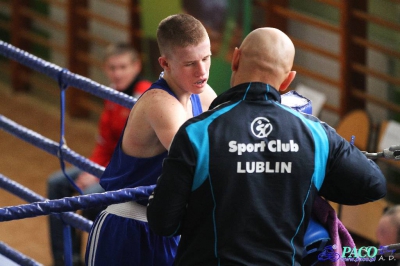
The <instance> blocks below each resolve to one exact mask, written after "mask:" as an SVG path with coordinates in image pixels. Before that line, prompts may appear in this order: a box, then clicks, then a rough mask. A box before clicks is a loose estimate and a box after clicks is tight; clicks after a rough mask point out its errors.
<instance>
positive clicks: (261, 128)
mask: <svg viewBox="0 0 400 266" xmlns="http://www.w3.org/2000/svg"><path fill="white" fill-rule="evenodd" d="M272 128H273V127H272V124H271V123H270V122H269V120H268V119H267V118H265V117H257V118H256V119H254V120H253V122H251V132H252V133H253V135H254V136H256V137H257V138H266V137H268V135H269V134H270V133H271V131H272Z"/></svg>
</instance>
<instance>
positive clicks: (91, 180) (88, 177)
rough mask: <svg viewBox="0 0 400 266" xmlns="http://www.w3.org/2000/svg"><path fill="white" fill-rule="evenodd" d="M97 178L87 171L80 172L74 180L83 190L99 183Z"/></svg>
mask: <svg viewBox="0 0 400 266" xmlns="http://www.w3.org/2000/svg"><path fill="white" fill-rule="evenodd" d="M99 181H100V180H99V179H98V178H97V177H96V176H94V175H92V174H89V173H87V172H82V173H81V174H80V175H79V176H78V178H77V179H76V180H75V184H76V185H77V186H78V187H79V188H80V189H81V190H84V189H86V188H88V187H90V186H91V185H94V184H96V183H99Z"/></svg>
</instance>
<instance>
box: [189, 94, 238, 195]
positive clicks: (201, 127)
mask: <svg viewBox="0 0 400 266" xmlns="http://www.w3.org/2000/svg"><path fill="white" fill-rule="evenodd" d="M239 103H240V101H239V102H237V103H234V104H232V105H229V106H227V107H224V108H221V109H220V110H218V111H216V112H214V113H213V114H212V115H210V116H209V117H207V118H206V119H203V120H201V121H199V122H196V123H193V124H191V125H189V126H187V128H186V132H187V134H188V136H189V139H190V141H191V144H192V146H193V149H194V152H195V154H196V157H197V165H196V170H195V175H194V179H193V185H192V191H194V190H196V189H197V188H198V187H200V186H201V184H203V182H204V181H205V180H206V179H207V176H208V174H209V161H210V154H209V152H210V146H209V136H208V134H207V128H208V126H209V125H210V124H211V123H212V121H214V119H216V118H218V117H219V116H221V115H222V114H224V113H226V112H228V111H230V110H231V109H232V108H234V107H235V106H236V105H238V104H239Z"/></svg>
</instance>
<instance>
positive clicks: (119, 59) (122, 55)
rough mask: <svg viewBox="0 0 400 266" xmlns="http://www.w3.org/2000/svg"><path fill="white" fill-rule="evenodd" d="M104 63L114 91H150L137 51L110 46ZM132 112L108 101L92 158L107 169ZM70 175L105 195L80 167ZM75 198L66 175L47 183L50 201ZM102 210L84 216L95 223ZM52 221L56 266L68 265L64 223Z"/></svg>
mask: <svg viewBox="0 0 400 266" xmlns="http://www.w3.org/2000/svg"><path fill="white" fill-rule="evenodd" d="M103 62H104V73H105V74H106V76H107V78H108V79H109V81H110V83H111V85H110V87H112V88H114V89H115V90H117V91H120V92H123V93H126V94H128V95H130V96H133V97H135V98H137V97H139V96H140V95H141V94H142V93H143V92H144V91H145V90H146V89H148V88H149V87H150V85H151V82H149V81H147V80H144V79H142V78H141V77H140V72H141V70H142V63H141V60H140V58H139V55H138V53H137V51H136V50H135V49H134V48H133V47H131V46H130V45H129V44H126V43H117V44H111V45H110V46H108V47H107V48H106V51H105V56H104V59H103ZM129 112H130V109H129V108H126V107H123V106H121V105H119V104H117V103H114V102H112V101H110V100H105V101H104V109H103V111H102V113H101V116H100V120H99V124H98V135H97V137H96V145H95V147H94V150H93V152H92V155H91V157H90V158H89V159H90V160H91V161H93V162H95V163H97V164H99V165H101V166H104V167H105V166H107V164H108V162H109V161H110V158H111V156H112V153H113V151H114V148H115V146H116V145H117V142H118V139H119V137H120V135H121V133H122V131H123V129H124V126H125V122H126V119H127V117H128V116H129ZM66 172H67V174H68V176H69V177H71V178H72V179H73V180H74V181H75V183H76V185H77V186H78V187H79V188H80V189H81V190H82V192H83V193H84V194H91V193H98V192H103V191H104V190H103V188H102V187H101V186H100V185H99V178H97V177H96V176H94V175H92V174H90V173H87V172H84V171H82V170H80V169H78V168H76V167H71V168H69V169H67V170H66ZM74 194H76V191H75V189H74V188H73V186H72V185H71V184H70V182H69V181H68V179H67V178H66V177H65V176H64V174H63V172H62V171H58V172H56V173H54V174H52V175H51V176H50V177H49V179H48V183H47V197H48V198H49V199H59V198H64V197H70V196H73V195H74ZM101 210H102V209H101V208H93V209H88V210H84V211H83V216H85V217H86V218H88V219H90V220H94V219H95V217H96V216H97V214H98V213H99V212H100V211H101ZM49 219H50V241H51V251H52V255H53V265H54V266H59V265H60V266H61V265H65V264H64V249H63V243H64V242H63V222H62V221H61V220H60V219H59V218H57V217H56V216H54V215H50V218H49ZM72 232H73V233H72V243H73V261H74V265H83V262H82V258H81V257H82V256H81V245H80V244H81V243H80V242H81V240H80V237H79V236H78V235H77V234H76V233H75V231H74V230H73V229H72Z"/></svg>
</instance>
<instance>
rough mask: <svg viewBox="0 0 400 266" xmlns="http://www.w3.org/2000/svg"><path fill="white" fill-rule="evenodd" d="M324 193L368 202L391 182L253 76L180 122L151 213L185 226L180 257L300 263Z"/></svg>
mask: <svg viewBox="0 0 400 266" xmlns="http://www.w3.org/2000/svg"><path fill="white" fill-rule="evenodd" d="M211 108H212V109H211ZM317 194H319V195H321V196H323V197H325V198H326V199H327V200H331V201H334V202H337V203H341V204H348V205H354V204H362V203H366V202H370V201H374V200H378V199H380V198H382V197H384V196H385V194H386V182H385V178H384V176H383V175H382V173H381V171H380V169H379V168H378V166H377V165H376V164H375V163H374V162H373V161H371V160H369V159H367V158H366V157H365V156H364V155H363V154H362V153H361V152H360V151H359V150H358V149H357V148H356V147H354V146H353V145H351V144H350V143H349V142H348V141H346V140H345V139H343V138H342V137H340V136H339V135H338V134H337V133H336V132H335V130H334V129H333V128H331V127H330V126H329V125H327V124H325V123H323V122H321V121H319V120H318V119H317V118H316V117H314V116H311V115H307V114H303V113H300V112H297V111H294V110H293V109H291V108H289V107H287V106H284V105H282V104H281V103H280V94H279V93H278V91H277V90H276V89H274V88H273V87H271V86H270V85H268V84H264V83H257V82H256V83H246V84H240V85H238V86H236V87H234V88H231V89H230V90H228V91H226V92H225V93H223V94H221V95H220V96H218V97H217V98H216V99H215V100H214V102H213V103H212V105H211V107H210V111H208V112H205V113H203V114H201V115H199V116H197V117H194V118H192V119H190V120H188V121H187V122H186V123H185V124H184V125H183V126H182V127H181V128H180V130H179V131H178V133H177V134H176V136H175V138H174V140H173V143H172V145H171V148H170V151H169V154H168V157H167V158H166V159H165V160H164V163H163V172H162V175H161V176H160V178H159V180H158V182H157V186H156V188H155V191H154V195H153V196H152V197H150V203H149V206H148V210H147V216H148V221H149V225H150V227H151V228H152V229H153V230H154V231H155V232H156V233H158V234H161V235H167V236H168V235H178V234H181V240H180V244H179V247H178V252H177V255H176V260H175V261H176V265H185V266H186V265H246V266H249V265H300V262H301V258H302V251H303V238H304V232H305V230H306V227H307V225H308V221H309V218H310V214H311V208H312V203H313V201H314V197H315V196H316V195H317Z"/></svg>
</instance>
